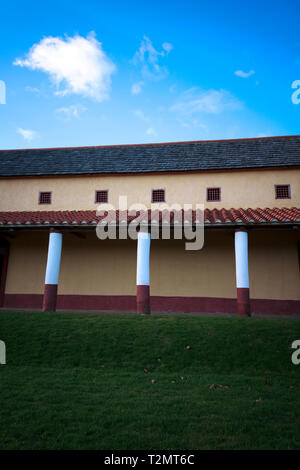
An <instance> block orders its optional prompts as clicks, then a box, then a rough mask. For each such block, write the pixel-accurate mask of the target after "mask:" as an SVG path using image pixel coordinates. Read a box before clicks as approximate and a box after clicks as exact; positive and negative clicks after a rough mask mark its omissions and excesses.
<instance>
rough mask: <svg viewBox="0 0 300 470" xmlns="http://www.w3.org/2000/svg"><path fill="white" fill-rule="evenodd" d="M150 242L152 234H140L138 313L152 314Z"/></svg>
mask: <svg viewBox="0 0 300 470" xmlns="http://www.w3.org/2000/svg"><path fill="white" fill-rule="evenodd" d="M150 241H151V236H150V233H145V232H139V233H138V241H137V265H136V301H137V312H138V313H150Z"/></svg>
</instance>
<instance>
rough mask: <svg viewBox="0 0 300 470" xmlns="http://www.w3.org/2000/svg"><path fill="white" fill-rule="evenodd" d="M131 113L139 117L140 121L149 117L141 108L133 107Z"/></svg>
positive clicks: (148, 119)
mask: <svg viewBox="0 0 300 470" xmlns="http://www.w3.org/2000/svg"><path fill="white" fill-rule="evenodd" d="M132 112H133V114H134V115H135V116H136V117H137V118H139V119H140V120H141V121H145V122H149V121H150V118H148V116H146V115H145V114H144V112H143V111H142V110H141V109H134V110H133V111H132Z"/></svg>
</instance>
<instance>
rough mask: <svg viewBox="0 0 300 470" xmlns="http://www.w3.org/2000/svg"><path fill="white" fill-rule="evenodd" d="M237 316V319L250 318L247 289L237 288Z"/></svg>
mask: <svg viewBox="0 0 300 470" xmlns="http://www.w3.org/2000/svg"><path fill="white" fill-rule="evenodd" d="M237 314H238V316H239V317H251V311H250V297H249V288H248V287H238V288H237Z"/></svg>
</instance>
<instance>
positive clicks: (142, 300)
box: [136, 286, 150, 313]
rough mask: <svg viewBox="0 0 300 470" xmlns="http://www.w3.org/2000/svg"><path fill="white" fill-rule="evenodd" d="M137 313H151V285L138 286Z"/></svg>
mask: <svg viewBox="0 0 300 470" xmlns="http://www.w3.org/2000/svg"><path fill="white" fill-rule="evenodd" d="M136 311H137V313H150V287H149V286H136Z"/></svg>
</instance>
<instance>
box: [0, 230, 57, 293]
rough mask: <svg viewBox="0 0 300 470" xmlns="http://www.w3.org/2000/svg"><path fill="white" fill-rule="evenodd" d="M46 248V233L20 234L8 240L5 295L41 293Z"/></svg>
mask: <svg viewBox="0 0 300 470" xmlns="http://www.w3.org/2000/svg"><path fill="white" fill-rule="evenodd" d="M47 248H48V235H47V234H46V233H44V234H41V233H38V232H35V233H28V232H27V233H20V234H18V235H17V236H16V238H13V239H11V240H10V250H9V259H8V266H7V277H6V285H5V293H6V294H42V293H43V291H44V284H45V270H46V263H47Z"/></svg>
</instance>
